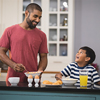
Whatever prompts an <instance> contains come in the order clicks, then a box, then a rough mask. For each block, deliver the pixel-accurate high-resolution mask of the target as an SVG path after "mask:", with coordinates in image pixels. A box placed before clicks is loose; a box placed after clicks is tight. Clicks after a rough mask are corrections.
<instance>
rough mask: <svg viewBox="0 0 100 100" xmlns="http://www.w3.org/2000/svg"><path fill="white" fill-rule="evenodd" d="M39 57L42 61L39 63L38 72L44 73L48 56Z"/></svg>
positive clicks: (44, 54)
mask: <svg viewBox="0 0 100 100" xmlns="http://www.w3.org/2000/svg"><path fill="white" fill-rule="evenodd" d="M39 56H40V61H39V66H38V71H44V70H45V69H46V66H47V63H48V60H47V54H46V53H41V54H39Z"/></svg>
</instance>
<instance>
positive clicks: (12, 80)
mask: <svg viewBox="0 0 100 100" xmlns="http://www.w3.org/2000/svg"><path fill="white" fill-rule="evenodd" d="M8 81H9V82H10V83H11V85H17V84H18V83H19V81H20V77H9V78H8Z"/></svg>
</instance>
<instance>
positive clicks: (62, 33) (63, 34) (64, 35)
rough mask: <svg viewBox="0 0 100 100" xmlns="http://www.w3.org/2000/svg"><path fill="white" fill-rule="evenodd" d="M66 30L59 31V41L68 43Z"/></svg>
mask: <svg viewBox="0 0 100 100" xmlns="http://www.w3.org/2000/svg"><path fill="white" fill-rule="evenodd" d="M67 33H68V30H67V29H60V39H59V40H60V41H68V34H67Z"/></svg>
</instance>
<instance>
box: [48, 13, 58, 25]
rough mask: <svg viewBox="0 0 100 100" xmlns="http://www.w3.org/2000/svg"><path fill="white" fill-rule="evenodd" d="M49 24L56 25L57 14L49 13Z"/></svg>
mask: <svg viewBox="0 0 100 100" xmlns="http://www.w3.org/2000/svg"><path fill="white" fill-rule="evenodd" d="M49 26H57V14H50V18H49Z"/></svg>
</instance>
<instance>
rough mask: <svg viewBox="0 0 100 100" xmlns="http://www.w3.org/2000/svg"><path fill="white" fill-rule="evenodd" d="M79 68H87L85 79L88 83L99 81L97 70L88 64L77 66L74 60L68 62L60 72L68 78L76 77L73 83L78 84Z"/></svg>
mask: <svg viewBox="0 0 100 100" xmlns="http://www.w3.org/2000/svg"><path fill="white" fill-rule="evenodd" d="M80 69H88V81H87V84H88V85H90V84H94V83H96V82H98V81H100V77H99V74H98V72H97V71H96V69H95V68H94V67H93V66H91V65H90V64H89V65H86V66H84V67H79V66H78V65H77V63H76V62H73V63H70V64H69V65H67V67H66V68H64V69H63V70H62V71H61V73H62V74H63V76H65V77H67V76H70V78H74V79H78V81H77V83H76V84H75V85H80V78H79V70H80Z"/></svg>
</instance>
